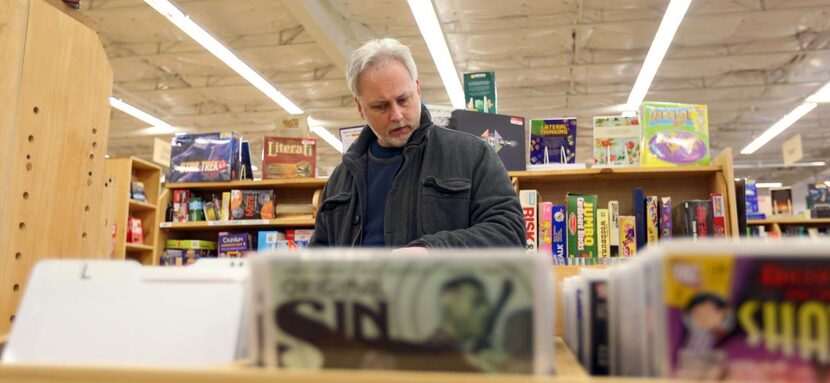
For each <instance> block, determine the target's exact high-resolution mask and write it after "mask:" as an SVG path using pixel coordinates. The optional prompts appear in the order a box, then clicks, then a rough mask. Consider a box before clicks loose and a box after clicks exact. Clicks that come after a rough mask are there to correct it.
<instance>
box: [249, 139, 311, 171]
mask: <svg viewBox="0 0 830 383" xmlns="http://www.w3.org/2000/svg"><path fill="white" fill-rule="evenodd" d="M316 175H317V142H316V140H315V139H313V138H296V137H272V136H266V137H265V140H264V142H263V144H262V178H263V179H276V178H295V177H299V178H314V177H315V176H316Z"/></svg>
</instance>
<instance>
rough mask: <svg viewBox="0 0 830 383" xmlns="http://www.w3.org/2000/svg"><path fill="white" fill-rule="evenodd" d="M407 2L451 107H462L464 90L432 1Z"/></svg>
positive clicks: (409, 0)
mask: <svg viewBox="0 0 830 383" xmlns="http://www.w3.org/2000/svg"><path fill="white" fill-rule="evenodd" d="M407 2H408V3H409V8H410V9H411V10H412V15H413V16H414V17H415V22H416V23H417V24H418V29H419V30H420V31H421V35H422V36H423V37H424V41H425V42H426V44H427V48H429V53H430V54H431V55H432V60H433V61H434V62H435V67H436V68H438V74H439V75H440V76H441V81H443V82H444V88H445V89H446V91H447V95H448V96H449V97H450V103H451V104H452V107H453V108H455V109H464V90H463V89H462V87H461V81H460V80H459V78H458V72H457V71H456V70H455V64H454V63H453V61H452V56H451V55H450V49H449V48H448V47H447V40H446V39H445V38H444V32H443V31H442V30H441V24H440V23H439V22H438V16H437V15H436V14H435V8H433V6H432V1H431V0H407Z"/></svg>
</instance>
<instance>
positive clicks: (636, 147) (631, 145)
mask: <svg viewBox="0 0 830 383" xmlns="http://www.w3.org/2000/svg"><path fill="white" fill-rule="evenodd" d="M640 134H641V132H640V119H639V117H621V116H605V117H594V161H593V164H594V166H612V167H613V166H639V165H640Z"/></svg>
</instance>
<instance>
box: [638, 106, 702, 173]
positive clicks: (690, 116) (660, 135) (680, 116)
mask: <svg viewBox="0 0 830 383" xmlns="http://www.w3.org/2000/svg"><path fill="white" fill-rule="evenodd" d="M640 117H641V123H642V129H643V136H642V137H643V139H642V142H641V147H642V159H641V161H640V165H641V166H679V165H708V164H709V161H710V153H709V117H708V113H707V107H706V105H693V104H679V103H668V102H644V103H643V109H642V112H641V113H640Z"/></svg>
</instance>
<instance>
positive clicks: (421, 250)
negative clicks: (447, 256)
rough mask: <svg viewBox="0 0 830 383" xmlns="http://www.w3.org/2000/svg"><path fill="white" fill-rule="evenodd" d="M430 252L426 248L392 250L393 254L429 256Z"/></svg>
mask: <svg viewBox="0 0 830 383" xmlns="http://www.w3.org/2000/svg"><path fill="white" fill-rule="evenodd" d="M427 253H429V250H427V248H426V247H401V248H399V249H395V250H392V253H391V254H427Z"/></svg>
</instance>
